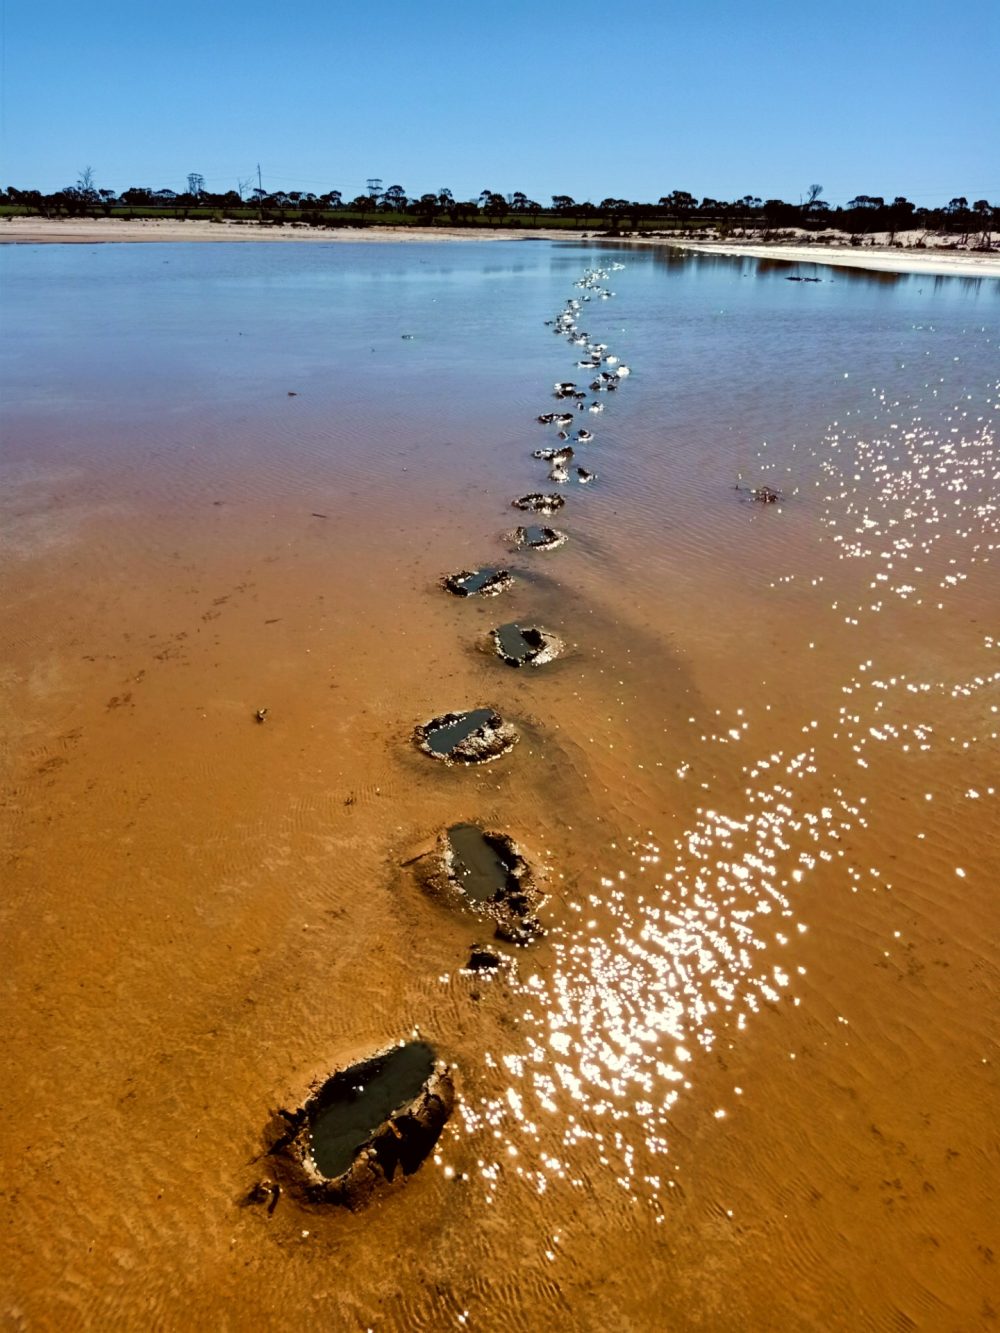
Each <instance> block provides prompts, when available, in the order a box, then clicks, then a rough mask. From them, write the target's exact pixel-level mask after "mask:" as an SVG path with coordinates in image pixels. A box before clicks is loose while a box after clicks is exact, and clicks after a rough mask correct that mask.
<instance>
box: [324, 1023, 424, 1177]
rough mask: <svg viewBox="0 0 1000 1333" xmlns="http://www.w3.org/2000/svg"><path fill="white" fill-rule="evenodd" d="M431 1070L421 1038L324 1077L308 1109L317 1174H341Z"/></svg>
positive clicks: (414, 1091)
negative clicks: (323, 1081)
mask: <svg viewBox="0 0 1000 1333" xmlns="http://www.w3.org/2000/svg"><path fill="white" fill-rule="evenodd" d="M433 1072H434V1051H433V1049H432V1048H431V1047H430V1046H428V1045H427V1043H426V1042H422V1041H411V1042H407V1044H406V1045H405V1046H397V1047H396V1048H395V1050H392V1051H389V1052H387V1053H386V1054H385V1055H379V1056H376V1057H375V1058H374V1059H371V1060H365V1061H363V1062H362V1063H361V1064H357V1065H352V1066H351V1067H350V1069H345V1070H342V1071H341V1072H340V1073H337V1074H334V1075H333V1077H332V1078H330V1079H328V1080H327V1082H326V1083H324V1085H323V1087H322V1088H320V1090H319V1092H318V1093H317V1094H316V1096H315V1098H314V1099H313V1101H312V1103H311V1104H310V1108H309V1134H310V1142H311V1149H312V1158H313V1161H314V1162H315V1163H316V1169H317V1170H318V1171H319V1172H320V1174H321V1175H324V1176H326V1177H327V1179H328V1180H333V1179H334V1178H335V1177H337V1176H340V1175H343V1173H344V1172H345V1171H346V1170H347V1169H348V1167H349V1166H350V1165H351V1163H352V1162H353V1161H354V1158H355V1157H356V1155H357V1153H358V1150H359V1149H360V1148H363V1147H364V1145H365V1143H366V1142H367V1141H368V1139H369V1138H371V1136H372V1134H374V1133H375V1131H376V1130H377V1129H378V1127H379V1126H380V1125H382V1124H383V1123H384V1122H385V1121H386V1120H388V1119H389V1118H390V1116H392V1115H393V1114H394V1113H395V1112H396V1111H400V1110H402V1108H403V1107H404V1106H406V1105H407V1104H408V1103H409V1102H412V1101H413V1099H414V1098H415V1097H417V1096H418V1095H419V1093H420V1090H421V1088H422V1087H423V1085H424V1084H425V1083H426V1082H427V1080H428V1079H429V1078H430V1076H431V1074H432V1073H433Z"/></svg>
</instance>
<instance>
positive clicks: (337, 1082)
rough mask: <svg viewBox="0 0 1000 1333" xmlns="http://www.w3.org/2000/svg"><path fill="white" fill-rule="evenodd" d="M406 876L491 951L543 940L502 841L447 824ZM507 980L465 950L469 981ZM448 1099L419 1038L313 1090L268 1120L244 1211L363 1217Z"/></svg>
mask: <svg viewBox="0 0 1000 1333" xmlns="http://www.w3.org/2000/svg"><path fill="white" fill-rule="evenodd" d="M404 869H405V870H406V872H407V873H409V874H410V875H411V876H412V879H413V881H414V882H415V883H416V884H417V885H418V886H419V887H420V888H421V889H422V890H423V891H424V892H425V893H427V894H428V895H429V896H431V897H432V898H434V899H435V900H436V901H438V902H439V903H442V904H443V905H445V906H447V907H450V908H454V909H456V910H458V911H461V912H465V913H468V914H470V915H472V916H474V917H476V918H478V919H479V921H480V922H481V923H482V924H484V925H490V926H492V928H493V933H494V937H495V938H496V939H497V940H501V941H506V942H507V943H509V944H512V945H518V946H524V945H527V944H530V943H531V942H532V941H533V940H534V939H536V938H537V937H538V936H539V935H540V934H542V933H543V931H542V926H541V923H540V922H539V920H538V916H537V909H538V907H539V905H540V904H541V902H542V901H543V898H544V895H543V893H542V890H541V888H540V886H539V884H538V882H537V879H536V877H535V874H534V872H533V870H532V868H531V866H530V865H529V864H528V862H527V860H526V859H525V857H524V855H523V853H522V851H521V849H520V847H519V846H518V845H517V843H515V842H514V840H513V839H512V838H510V837H509V836H508V835H507V834H505V833H502V832H499V831H496V830H490V829H483V828H480V827H479V825H477V824H471V823H461V824H455V825H453V826H452V827H451V828H448V829H445V830H444V831H443V832H442V833H441V834H440V835H439V836H438V837H437V839H436V840H435V841H434V842H433V843H432V844H431V845H430V846H428V847H425V848H423V849H421V850H420V851H419V852H418V853H417V854H416V855H415V856H412V857H410V858H409V859H408V860H407V861H406V862H405V863H404ZM513 968H514V963H513V960H512V959H511V958H510V956H509V955H507V954H505V953H504V952H503V951H501V950H500V949H498V948H496V947H494V946H493V945H492V944H483V943H476V944H473V945H472V947H471V949H470V953H469V959H468V962H467V963H466V966H465V970H466V971H468V972H470V973H476V974H497V973H499V972H501V971H504V970H506V971H508V972H510V971H512V970H513ZM456 1095H457V1092H456V1087H455V1072H454V1070H453V1069H452V1068H451V1067H450V1066H449V1065H448V1064H447V1063H446V1062H444V1061H443V1060H441V1059H439V1058H438V1055H437V1052H436V1051H435V1050H434V1048H433V1046H431V1045H430V1044H429V1043H428V1042H426V1041H424V1040H422V1039H416V1038H414V1039H411V1040H409V1041H406V1042H400V1043H399V1044H398V1045H395V1046H390V1047H386V1048H384V1049H382V1050H379V1051H376V1052H374V1053H373V1054H371V1055H368V1056H365V1057H363V1058H362V1059H360V1060H358V1061H356V1062H355V1063H354V1064H351V1065H347V1066H345V1067H344V1068H342V1069H338V1070H336V1071H335V1072H334V1073H332V1074H329V1075H327V1076H324V1077H320V1078H318V1079H315V1080H314V1081H313V1082H311V1083H310V1084H309V1085H308V1086H307V1087H306V1088H305V1089H304V1090H303V1092H302V1095H301V1098H300V1099H299V1103H298V1105H297V1106H295V1107H294V1108H292V1109H286V1108H280V1109H278V1110H276V1111H275V1112H274V1113H273V1114H272V1116H271V1119H270V1121H269V1123H268V1125H267V1126H266V1128H265V1132H264V1152H263V1161H265V1162H266V1163H267V1168H268V1174H267V1175H265V1176H263V1177H262V1178H261V1179H259V1180H258V1181H257V1182H256V1183H255V1184H254V1186H253V1187H252V1188H251V1190H250V1191H249V1192H248V1193H247V1194H246V1195H245V1196H244V1198H243V1200H242V1203H243V1205H244V1206H259V1207H263V1208H266V1210H267V1212H268V1213H272V1212H273V1211H274V1209H275V1207H276V1205H277V1203H278V1201H279V1199H280V1198H281V1196H282V1195H283V1194H285V1195H288V1196H289V1197H291V1198H293V1199H294V1200H295V1201H296V1202H297V1203H298V1204H299V1205H300V1206H304V1207H325V1206H326V1205H330V1204H338V1205H344V1206H346V1207H348V1208H351V1209H357V1208H360V1207H363V1206H364V1205H365V1204H367V1203H368V1202H370V1201H371V1200H372V1199H373V1198H374V1197H375V1196H376V1195H377V1194H378V1193H381V1192H382V1191H383V1190H385V1189H386V1188H388V1187H390V1186H392V1185H395V1184H398V1183H399V1182H401V1181H404V1180H405V1179H406V1178H407V1177H408V1176H411V1175H412V1174H413V1173H414V1172H415V1171H416V1170H417V1169H418V1168H419V1167H420V1165H421V1164H422V1163H423V1162H424V1161H425V1160H426V1158H427V1156H428V1154H429V1153H430V1152H431V1150H432V1149H433V1147H434V1145H435V1144H436V1143H437V1140H438V1138H439V1137H440V1134H441V1131H442V1130H443V1128H444V1126H445V1124H446V1123H447V1120H448V1117H449V1116H450V1115H451V1113H452V1111H453V1109H454V1106H455V1099H456Z"/></svg>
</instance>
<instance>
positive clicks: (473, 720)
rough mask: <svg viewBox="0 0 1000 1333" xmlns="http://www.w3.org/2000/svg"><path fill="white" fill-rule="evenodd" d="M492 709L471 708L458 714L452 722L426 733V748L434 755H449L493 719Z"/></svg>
mask: <svg viewBox="0 0 1000 1333" xmlns="http://www.w3.org/2000/svg"><path fill="white" fill-rule="evenodd" d="M493 715H494V714H493V709H492V708H472V709H470V710H469V712H467V713H460V714H459V715H458V716H457V717H456V719H455V721H454V722H446V723H445V724H444V726H441V727H434V728H433V730H430V731H428V732H427V733H426V741H427V745H428V747H429V748H430V749H431V750H433V751H434V753H435V754H444V755H447V754H451V752H452V750H454V748H455V746H456V745H461V743H462V741H464V740H467V739H468V738H469V737H470V736H471V735H472V733H473V732H474V731H478V730H479V728H480V727H484V726H485V725H486V724H487V722H489V721H490V719H491V718H492V717H493Z"/></svg>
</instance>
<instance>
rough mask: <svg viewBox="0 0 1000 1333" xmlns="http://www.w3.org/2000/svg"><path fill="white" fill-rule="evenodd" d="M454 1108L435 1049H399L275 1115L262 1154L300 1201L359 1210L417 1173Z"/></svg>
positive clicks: (409, 1045)
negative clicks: (380, 1192) (265, 1153)
mask: <svg viewBox="0 0 1000 1333" xmlns="http://www.w3.org/2000/svg"><path fill="white" fill-rule="evenodd" d="M454 1104H455V1087H454V1082H453V1079H452V1076H451V1072H450V1070H449V1069H448V1067H447V1066H445V1065H444V1064H442V1063H441V1062H440V1061H438V1060H437V1059H436V1057H435V1052H434V1049H433V1048H432V1047H431V1046H429V1045H428V1044H427V1043H426V1042H423V1041H410V1042H406V1043H400V1044H399V1045H398V1046H393V1047H390V1048H389V1049H388V1050H384V1051H379V1052H377V1053H376V1054H375V1055H372V1056H369V1057H367V1058H366V1059H364V1060H361V1061H359V1062H358V1063H357V1064H353V1065H350V1066H348V1067H347V1068H345V1069H342V1070H338V1071H337V1072H336V1073H334V1074H332V1075H331V1076H330V1077H329V1078H326V1079H324V1080H323V1081H322V1082H319V1083H317V1084H314V1085H313V1086H312V1087H311V1088H310V1089H309V1091H308V1094H307V1096H306V1097H305V1098H304V1100H303V1102H302V1104H301V1106H299V1107H298V1109H297V1110H294V1111H286V1110H279V1111H277V1112H276V1113H275V1114H274V1116H273V1117H272V1120H271V1122H270V1124H269V1126H268V1129H267V1133H266V1139H267V1151H268V1153H269V1155H270V1156H271V1157H272V1159H273V1160H274V1162H275V1169H276V1171H277V1172H280V1174H281V1175H282V1177H283V1180H284V1184H285V1187H286V1189H288V1191H289V1192H290V1193H292V1194H294V1195H295V1196H296V1197H298V1198H299V1199H300V1200H302V1201H304V1202H307V1203H313V1204H329V1203H338V1204H346V1205H347V1206H348V1207H349V1208H356V1207H359V1206H361V1205H363V1204H365V1203H367V1202H368V1201H369V1199H370V1198H371V1197H372V1195H373V1194H374V1192H375V1191H376V1190H378V1189H381V1188H383V1187H384V1186H386V1185H389V1184H391V1183H393V1182H394V1181H398V1180H401V1179H403V1178H405V1177H406V1176H410V1175H412V1174H413V1173H414V1171H416V1170H417V1168H418V1167H419V1166H420V1164H421V1162H423V1160H424V1159H425V1158H426V1156H427V1154H428V1153H429V1152H430V1150H431V1149H432V1148H433V1147H434V1144H435V1143H436V1142H437V1139H438V1136H439V1135H440V1133H441V1130H442V1128H443V1127H444V1124H445V1122H446V1120H447V1119H448V1117H449V1115H450V1114H451V1112H452V1109H453V1107H454ZM266 1184H267V1182H264V1183H262V1185H259V1186H255V1187H254V1190H252V1191H251V1194H254V1193H255V1192H257V1191H258V1190H262V1189H263V1188H264V1187H265V1185H266ZM248 1201H251V1200H250V1199H249V1196H248ZM261 1202H263V1198H262V1199H261Z"/></svg>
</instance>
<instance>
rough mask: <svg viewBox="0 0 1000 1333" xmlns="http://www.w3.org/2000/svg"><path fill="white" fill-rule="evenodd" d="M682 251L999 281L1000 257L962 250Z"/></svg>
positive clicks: (712, 245) (712, 246)
mask: <svg viewBox="0 0 1000 1333" xmlns="http://www.w3.org/2000/svg"><path fill="white" fill-rule="evenodd" d="M630 244H635V245H646V244H654V245H663V244H665V242H663V241H652V242H646V241H644V240H635V241H632V242H630ZM671 244H672V245H675V246H677V247H678V248H679V249H683V250H696V251H699V252H700V253H702V254H716V255H745V256H746V257H747V258H748V259H783V260H787V261H789V262H790V263H795V264H827V265H831V266H833V267H835V268H867V269H876V270H879V271H881V272H883V273H926V274H927V275H928V276H934V275H940V274H944V275H948V276H952V277H959V276H966V277H979V278H1000V253H995V254H977V253H975V252H970V251H967V250H963V251H961V252H957V251H953V250H949V251H940V250H897V249H890V248H889V247H888V246H885V247H881V246H865V247H861V246H857V247H855V246H845V247H843V248H842V249H840V248H834V247H829V248H828V247H826V246H823V247H819V246H815V245H733V244H731V243H730V242H728V241H672V242H671Z"/></svg>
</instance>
